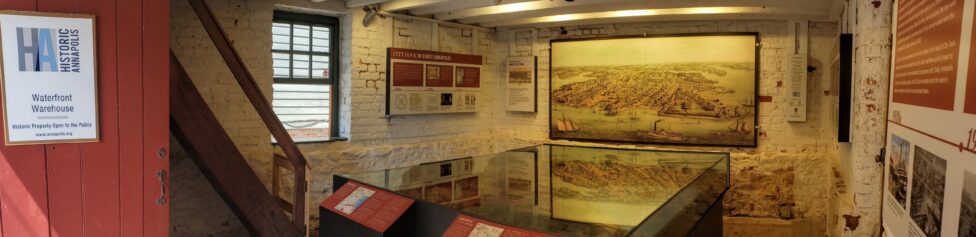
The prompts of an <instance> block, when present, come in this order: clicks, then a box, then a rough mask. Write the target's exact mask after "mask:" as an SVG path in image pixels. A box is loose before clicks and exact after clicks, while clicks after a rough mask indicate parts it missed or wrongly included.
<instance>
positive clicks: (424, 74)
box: [386, 48, 483, 115]
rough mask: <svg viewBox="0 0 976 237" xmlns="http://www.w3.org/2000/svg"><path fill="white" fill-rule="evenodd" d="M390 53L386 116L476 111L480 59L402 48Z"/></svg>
mask: <svg viewBox="0 0 976 237" xmlns="http://www.w3.org/2000/svg"><path fill="white" fill-rule="evenodd" d="M387 50H388V51H387V54H388V55H387V57H388V58H387V59H388V60H389V63H388V64H387V65H388V68H387V69H388V73H387V77H388V78H387V82H388V84H387V88H388V89H387V91H386V92H387V94H386V99H387V101H386V114H388V115H411V114H443V113H469V112H477V110H478V107H479V106H478V101H479V100H478V99H477V98H478V97H479V96H480V90H481V65H482V60H483V58H482V57H481V56H479V55H469V54H456V53H445V52H436V51H427V50H415V49H400V48H389V49H387Z"/></svg>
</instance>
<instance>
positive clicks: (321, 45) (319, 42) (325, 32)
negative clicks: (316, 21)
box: [312, 26, 329, 53]
mask: <svg viewBox="0 0 976 237" xmlns="http://www.w3.org/2000/svg"><path fill="white" fill-rule="evenodd" d="M312 52H320V53H327V52H329V28H326V27H320V26H314V27H312Z"/></svg>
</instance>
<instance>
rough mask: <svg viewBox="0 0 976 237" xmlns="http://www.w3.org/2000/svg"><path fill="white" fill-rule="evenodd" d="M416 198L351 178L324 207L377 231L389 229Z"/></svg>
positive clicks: (325, 202) (323, 204) (323, 202)
mask: <svg viewBox="0 0 976 237" xmlns="http://www.w3.org/2000/svg"><path fill="white" fill-rule="evenodd" d="M413 202H414V200H413V199H409V198H406V197H402V196H400V195H396V194H393V193H390V192H387V191H383V190H380V189H376V188H373V187H369V186H366V185H362V184H359V183H356V182H354V181H348V182H346V184H344V185H342V187H341V188H339V190H336V191H335V193H333V194H332V196H329V198H326V199H325V201H322V204H321V205H322V207H324V208H325V209H329V211H332V212H335V213H336V214H339V215H341V216H344V217H346V218H349V219H350V220H353V221H355V222H356V223H359V224H361V225H363V226H366V227H369V228H370V229H373V230H375V231H377V232H380V233H383V232H386V229H388V228H390V225H393V222H394V221H396V220H397V219H399V218H400V216H401V215H403V213H404V212H406V211H407V208H409V207H410V205H413Z"/></svg>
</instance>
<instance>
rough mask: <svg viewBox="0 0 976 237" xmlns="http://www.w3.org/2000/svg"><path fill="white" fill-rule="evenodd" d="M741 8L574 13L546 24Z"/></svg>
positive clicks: (557, 16) (718, 12)
mask: <svg viewBox="0 0 976 237" xmlns="http://www.w3.org/2000/svg"><path fill="white" fill-rule="evenodd" d="M742 10H743V9H741V7H687V8H669V9H642V10H620V11H609V12H593V13H576V14H563V15H554V16H547V17H543V18H545V20H544V21H546V22H560V21H572V20H582V19H592V18H615V17H636V16H654V15H687V14H721V13H735V12H739V11H742Z"/></svg>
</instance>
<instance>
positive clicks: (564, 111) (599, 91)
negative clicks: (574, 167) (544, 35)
mask: <svg viewBox="0 0 976 237" xmlns="http://www.w3.org/2000/svg"><path fill="white" fill-rule="evenodd" d="M670 38H678V39H681V40H687V39H685V38H687V37H684V38H682V37H670ZM691 38H696V39H693V40H692V41H695V40H697V41H695V42H698V43H702V42H704V43H702V45H708V41H722V40H732V41H735V42H742V43H743V45H742V46H743V48H746V51H749V50H754V40H755V38H754V36H751V35H750V36H696V37H691ZM619 40H624V41H627V40H630V41H633V40H638V41H639V40H652V41H653V40H660V39H658V38H649V39H648V38H637V39H629V38H627V39H619ZM617 41H618V39H615V40H594V41H569V42H554V43H553V52H552V69H551V70H552V73H551V75H552V81H551V83H552V84H551V85H552V86H551V89H550V90H551V92H550V96H551V106H550V112H551V113H550V114H552V115H554V116H553V118H552V121H551V126H552V128H551V131H552V133H551V134H552V136H553V137H554V138H569V139H595V140H616V141H632V142H655V143H676V144H689V145H696V144H698V145H706V144H707V145H739V146H752V145H755V136H756V131H755V128H756V124H755V121H756V117H755V116H756V94H755V93H756V91H755V85H756V84H755V83H756V81H755V80H756V68H755V64H756V61H755V60H756V58H755V55H754V54H748V55H732V56H729V55H727V54H725V53H723V52H725V51H723V50H711V49H709V50H707V51H709V54H703V55H702V56H700V57H698V58H694V59H685V60H682V57H673V58H672V57H649V56H648V57H644V58H636V59H634V60H620V61H614V60H599V59H600V58H602V57H603V56H600V55H602V54H604V53H606V54H613V53H614V52H616V51H620V52H624V51H627V50H626V49H618V47H623V46H618V44H619V45H628V43H627V42H623V41H622V42H617ZM695 42H692V43H695ZM663 43H666V44H667V43H669V42H663ZM713 43H714V42H713ZM650 44H653V42H651V43H650ZM670 44H681V42H679V41H673V42H670ZM590 48H598V49H599V50H591V49H590ZM679 48H681V47H679ZM705 48H708V47H705ZM634 50H635V49H634ZM576 51H585V52H590V53H595V54H597V55H596V56H595V57H593V58H591V60H578V59H576V58H577V57H581V56H580V55H579V54H578V53H574V52H576ZM635 51H636V50H635ZM674 53H675V54H682V53H688V52H677V51H676V52H674ZM691 54H696V53H694V52H692V53H691ZM662 56H663V55H662Z"/></svg>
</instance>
